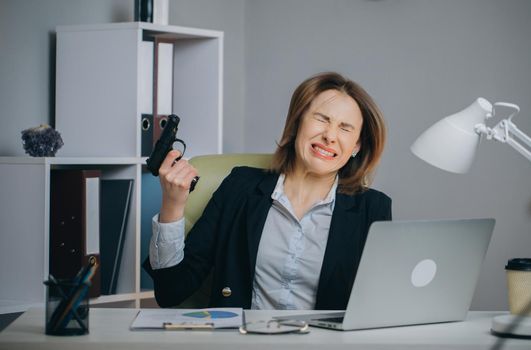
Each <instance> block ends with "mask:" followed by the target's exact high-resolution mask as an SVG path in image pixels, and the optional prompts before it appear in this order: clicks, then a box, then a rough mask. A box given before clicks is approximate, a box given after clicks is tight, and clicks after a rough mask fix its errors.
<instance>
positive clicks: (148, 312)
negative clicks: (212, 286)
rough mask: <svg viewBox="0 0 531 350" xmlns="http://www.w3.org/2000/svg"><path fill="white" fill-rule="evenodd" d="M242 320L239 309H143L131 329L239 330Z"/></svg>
mask: <svg viewBox="0 0 531 350" xmlns="http://www.w3.org/2000/svg"><path fill="white" fill-rule="evenodd" d="M242 320H243V309H241V308H209V309H144V310H140V311H139V312H138V314H137V315H136V318H135V319H134V321H133V323H132V324H131V329H132V330H141V329H213V328H239V327H240V326H241V325H242Z"/></svg>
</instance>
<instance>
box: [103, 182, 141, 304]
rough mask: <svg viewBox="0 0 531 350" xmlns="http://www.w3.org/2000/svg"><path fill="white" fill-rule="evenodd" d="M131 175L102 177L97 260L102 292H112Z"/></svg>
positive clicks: (120, 254)
mask: <svg viewBox="0 0 531 350" xmlns="http://www.w3.org/2000/svg"><path fill="white" fill-rule="evenodd" d="M133 184H134V180H133V179H116V180H107V179H103V180H101V195H100V196H101V202H100V260H101V265H100V266H101V268H100V269H101V293H102V294H115V293H116V290H117V284H118V276H119V273H120V265H121V260H122V253H123V247H124V241H125V236H126V231H127V221H128V218H129V210H130V206H131V200H132V196H133Z"/></svg>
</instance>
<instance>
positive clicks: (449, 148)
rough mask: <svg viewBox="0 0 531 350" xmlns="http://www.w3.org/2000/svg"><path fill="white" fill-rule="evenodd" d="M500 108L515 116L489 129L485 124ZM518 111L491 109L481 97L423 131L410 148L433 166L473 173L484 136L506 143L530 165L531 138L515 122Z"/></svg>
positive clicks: (499, 103)
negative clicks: (471, 167)
mask: <svg viewBox="0 0 531 350" xmlns="http://www.w3.org/2000/svg"><path fill="white" fill-rule="evenodd" d="M497 107H507V108H510V109H512V110H513V111H512V114H510V115H509V117H507V118H506V119H503V120H501V121H500V122H499V123H498V124H496V125H495V126H494V127H492V128H491V127H488V126H487V125H486V124H485V121H486V120H487V119H488V118H491V117H493V116H495V114H496V113H495V112H496V108H497ZM519 111H520V107H518V106H517V105H515V104H512V103H506V102H496V103H495V104H494V105H492V104H491V103H490V102H489V101H487V100H486V99H484V98H481V97H480V98H478V99H477V100H476V101H474V103H472V104H471V105H470V106H468V107H467V108H465V109H463V110H462V111H460V112H458V113H455V114H452V115H450V116H448V117H446V118H444V119H441V120H439V121H438V122H437V123H435V124H434V125H432V126H431V127H430V128H429V129H427V130H426V131H424V133H422V134H421V135H420V136H419V137H418V138H417V140H416V141H415V142H414V143H413V145H412V146H411V152H413V154H415V155H416V156H417V157H419V158H420V159H422V160H424V161H426V162H427V163H429V164H431V165H433V166H436V167H438V168H441V169H443V170H446V171H450V172H453V173H461V174H463V173H466V172H467V171H468V170H469V169H470V166H471V165H472V161H473V160H474V156H475V154H476V150H477V148H478V145H479V141H480V139H481V135H485V136H486V138H487V140H492V139H494V140H497V141H500V142H503V143H507V144H508V145H509V146H511V147H513V148H514V149H515V150H517V151H518V152H520V153H521V154H522V155H523V156H524V157H526V158H527V159H528V160H529V161H531V138H530V137H529V136H527V135H526V134H525V133H523V132H522V131H521V130H519V129H518V128H517V127H516V125H515V124H514V123H513V122H512V118H513V117H514V116H515V115H516V114H518V112H519ZM520 142H522V143H523V144H524V145H522V144H521V143H520ZM526 147H527V148H526Z"/></svg>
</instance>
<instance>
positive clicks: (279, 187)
mask: <svg viewBox="0 0 531 350" xmlns="http://www.w3.org/2000/svg"><path fill="white" fill-rule="evenodd" d="M285 179H286V175H284V174H280V175H279V177H278V180H277V184H276V186H275V189H274V190H273V193H272V194H271V199H273V200H276V201H280V199H281V198H282V197H285V196H286V193H285V192H284V180H285ZM338 183H339V176H337V175H336V178H335V180H334V184H333V185H332V188H330V191H329V192H328V194H327V195H326V197H325V199H323V200H322V201H320V202H317V203H315V205H319V204H330V203H333V202H334V201H335V199H336V190H337V185H338Z"/></svg>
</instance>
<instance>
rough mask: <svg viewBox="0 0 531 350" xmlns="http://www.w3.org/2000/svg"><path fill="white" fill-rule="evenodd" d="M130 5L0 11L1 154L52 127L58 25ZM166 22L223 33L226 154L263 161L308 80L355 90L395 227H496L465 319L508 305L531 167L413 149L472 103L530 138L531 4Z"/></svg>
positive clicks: (337, 9) (437, 2) (121, 11)
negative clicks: (453, 223) (481, 221)
mask: <svg viewBox="0 0 531 350" xmlns="http://www.w3.org/2000/svg"><path fill="white" fill-rule="evenodd" d="M133 3H134V2H133V0H91V1H86V0H0V107H1V109H0V121H1V122H2V127H1V128H0V155H23V154H24V152H23V150H22V146H21V141H20V131H21V130H22V129H25V128H27V127H31V126H36V125H38V124H41V123H51V122H53V119H54V113H55V111H54V106H53V101H54V98H55V96H54V91H53V90H54V76H55V68H54V61H55V56H54V52H55V37H54V29H55V27H56V26H57V25H68V24H86V23H105V22H120V21H131V20H132V18H133ZM170 24H175V25H184V26H193V27H204V28H208V29H216V30H223V31H224V32H225V57H224V60H225V82H224V93H225V98H224V120H225V122H224V133H225V141H224V147H225V151H226V152H241V151H249V152H251V151H257V152H271V151H273V150H274V147H275V141H276V140H278V138H279V136H280V132H281V130H282V127H283V123H284V118H285V114H286V111H287V107H288V103H289V98H290V95H291V93H292V91H293V89H294V88H295V86H296V85H297V84H299V83H300V82H301V81H302V80H303V79H305V78H306V77H308V76H310V75H312V74H314V73H317V72H319V71H324V70H336V71H339V72H341V73H344V74H346V75H347V76H349V77H351V78H352V79H354V80H356V81H358V82H360V83H361V84H362V85H363V86H365V87H366V89H367V90H368V91H369V92H370V93H371V94H372V95H373V96H374V98H375V99H376V101H377V102H379V104H380V105H381V107H382V109H383V111H384V113H385V115H386V118H387V123H388V126H389V142H388V145H387V149H386V153H385V155H384V158H383V161H382V164H381V167H380V169H379V172H378V175H377V178H376V182H375V187H377V188H379V189H381V190H383V191H385V192H386V193H388V194H389V195H390V196H391V197H392V198H393V201H394V217H395V218H396V219H424V218H461V217H484V216H492V217H495V218H496V219H497V225H496V229H495V233H494V237H493V240H492V242H491V246H490V248H489V252H488V254H487V259H486V261H485V264H484V269H483V273H482V275H481V279H480V282H479V286H478V289H477V292H476V296H475V298H474V301H473V308H475V309H505V308H506V289H505V282H504V271H503V267H504V264H505V262H506V260H507V259H509V258H511V257H524V256H527V257H531V181H530V180H531V164H530V163H529V162H526V161H525V159H524V158H523V157H522V156H520V155H519V154H517V153H516V152H514V151H513V150H511V149H510V148H509V147H508V146H505V145H500V144H494V142H492V141H490V142H483V144H482V145H481V148H480V151H479V155H478V159H477V161H476V163H475V165H474V167H473V169H472V170H471V172H470V173H469V174H467V175H461V176H458V175H453V174H449V173H445V172H442V171H439V170H437V169H434V168H431V167H430V166H428V165H426V164H424V163H422V162H421V161H420V160H418V159H416V158H415V157H414V156H412V155H411V154H410V152H409V145H410V144H411V143H412V142H413V140H414V139H415V138H416V136H417V135H418V134H419V133H420V132H421V131H422V130H424V129H425V128H426V127H428V126H429V125H430V124H432V123H433V122H434V121H436V120H437V119H439V118H440V117H443V116H445V115H447V114H450V113H453V112H455V111H457V110H459V109H461V108H464V107H466V106H467V105H468V104H470V103H471V102H472V101H473V100H474V99H475V98H476V97H478V96H483V97H485V98H487V99H490V100H492V101H499V100H503V101H508V102H513V103H517V104H519V105H520V107H521V108H522V114H521V115H520V116H519V117H517V119H515V121H516V123H517V124H518V125H519V126H520V128H521V129H523V130H524V131H525V132H527V133H528V134H531V98H530V97H531V96H530V92H531V66H530V65H531V40H530V39H529V38H530V37H531V1H528V0H468V1H461V0H445V1H441V0H267V1H265V0H170ZM442 146H443V147H444V145H442ZM59 155H60V154H59Z"/></svg>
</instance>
